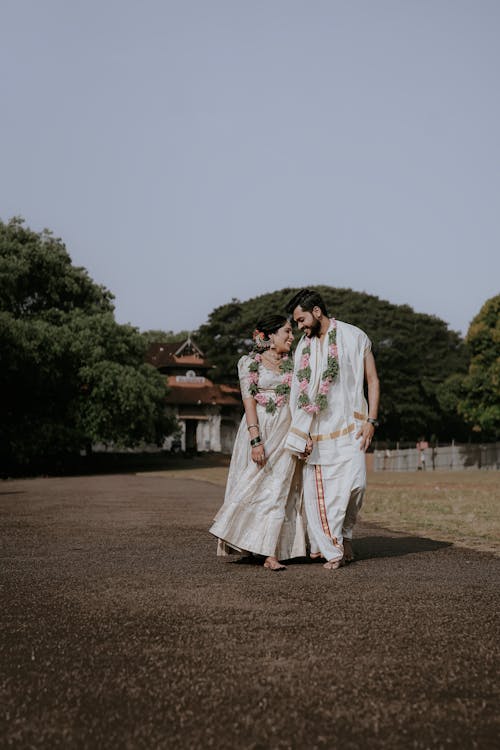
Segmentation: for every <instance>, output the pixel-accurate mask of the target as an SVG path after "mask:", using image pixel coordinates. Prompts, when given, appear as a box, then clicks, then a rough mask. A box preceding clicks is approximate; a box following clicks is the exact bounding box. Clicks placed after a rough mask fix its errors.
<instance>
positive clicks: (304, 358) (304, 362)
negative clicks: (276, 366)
mask: <svg viewBox="0 0 500 750" xmlns="http://www.w3.org/2000/svg"><path fill="white" fill-rule="evenodd" d="M306 367H309V354H303V355H302V357H301V360H300V369H301V370H303V369H305V368H306Z"/></svg>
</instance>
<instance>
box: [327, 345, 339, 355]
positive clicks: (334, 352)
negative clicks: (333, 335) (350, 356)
mask: <svg viewBox="0 0 500 750" xmlns="http://www.w3.org/2000/svg"><path fill="white" fill-rule="evenodd" d="M328 352H329V354H330V356H332V357H338V354H339V350H338V348H337V344H331V346H329V347H328Z"/></svg>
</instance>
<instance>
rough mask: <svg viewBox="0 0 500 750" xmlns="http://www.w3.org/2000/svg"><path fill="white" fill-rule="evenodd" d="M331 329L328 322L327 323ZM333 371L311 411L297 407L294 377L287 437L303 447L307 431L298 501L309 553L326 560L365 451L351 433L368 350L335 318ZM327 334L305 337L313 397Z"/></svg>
mask: <svg viewBox="0 0 500 750" xmlns="http://www.w3.org/2000/svg"><path fill="white" fill-rule="evenodd" d="M330 330H331V326H330ZM305 344H306V341H305V339H302V341H301V342H300V343H299V345H298V347H297V351H296V355H295V356H296V360H295V372H297V370H298V369H300V359H301V356H302V350H303V348H304V346H305ZM337 348H338V364H339V373H338V376H337V378H336V379H335V380H334V381H333V382H332V384H331V386H330V390H329V392H328V397H327V398H328V404H327V406H326V408H325V409H324V410H323V411H321V412H320V413H319V414H317V415H314V416H312V415H308V414H307V413H305V412H304V410H303V409H299V408H298V406H297V399H298V395H299V384H298V381H297V378H296V377H294V382H293V386H292V394H291V405H292V413H293V415H294V421H293V426H292V428H291V433H290V436H289V441H288V445H289V449H290V450H291V451H292V452H299V451H300V450H301V449H302V450H303V447H302V446H303V445H305V440H306V439H307V434H310V435H311V436H312V440H313V450H312V453H311V455H310V456H309V458H308V460H307V464H306V466H305V468H304V506H305V512H306V517H307V532H308V536H309V540H310V544H311V552H321V553H322V555H323V556H324V557H325V558H326V559H327V560H335V559H339V558H341V557H342V555H343V547H342V542H343V538H344V537H346V538H348V539H350V538H352V530H353V527H354V524H355V522H356V517H357V514H358V512H359V509H360V508H361V505H362V502H363V496H364V491H365V486H366V467H365V454H364V452H363V451H362V450H360V439H358V438H356V433H357V432H358V431H359V429H360V427H361V425H362V424H363V422H364V421H365V420H366V417H367V415H368V406H367V403H366V399H365V395H364V391H363V387H364V358H365V356H366V355H367V353H368V352H369V351H370V350H371V343H370V340H369V338H368V336H367V335H366V334H365V333H364V332H363V331H362V330H361V329H359V328H356V327H355V326H352V325H349V324H348V323H342V322H341V321H337ZM327 357H328V335H327V336H325V337H324V340H323V342H322V344H321V343H320V340H319V339H318V338H312V339H311V355H310V365H311V381H310V387H309V397H310V399H311V401H312V402H314V399H315V396H316V393H317V389H318V387H319V383H320V380H321V374H322V373H323V371H324V370H325V369H326V365H327Z"/></svg>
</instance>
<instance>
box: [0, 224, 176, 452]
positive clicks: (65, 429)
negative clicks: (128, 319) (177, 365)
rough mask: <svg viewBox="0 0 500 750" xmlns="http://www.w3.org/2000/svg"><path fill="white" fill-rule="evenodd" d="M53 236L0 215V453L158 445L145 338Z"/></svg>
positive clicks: (154, 386) (160, 430) (160, 426)
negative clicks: (122, 319)
mask: <svg viewBox="0 0 500 750" xmlns="http://www.w3.org/2000/svg"><path fill="white" fill-rule="evenodd" d="M113 309H114V308H113V296H112V294H111V293H110V292H109V291H108V290H107V289H105V288H104V287H102V286H100V285H98V284H96V283H95V282H93V281H92V279H91V278H90V277H89V275H88V273H87V271H86V270H85V269H83V268H77V267H75V266H73V264H72V262H71V258H70V256H69V254H68V252H67V250H66V248H65V246H64V244H63V243H62V242H61V240H59V239H56V238H55V237H53V235H52V234H51V233H50V232H49V231H47V230H44V231H43V232H40V233H37V232H34V231H32V230H30V229H29V228H27V227H26V226H25V225H24V223H23V222H22V220H20V219H13V220H11V221H10V222H8V223H3V222H1V221H0V352H1V353H0V357H1V362H0V394H1V395H0V398H1V402H2V409H1V411H2V415H1V425H0V450H1V452H2V454H3V456H4V457H5V459H6V462H7V465H10V466H20V465H21V466H22V465H25V466H29V465H30V464H31V463H33V462H35V461H36V463H37V465H38V466H43V462H44V461H47V462H48V461H50V460H51V458H53V457H55V456H57V457H60V456H61V455H64V454H71V453H75V452H78V451H79V450H81V449H82V448H84V447H88V446H89V445H91V444H92V443H95V442H105V443H109V442H113V443H115V444H118V445H122V446H134V445H137V444H138V443H140V442H141V441H148V442H156V443H159V442H160V441H161V440H162V439H163V437H164V435H165V434H167V432H168V431H169V430H170V428H171V425H170V423H169V421H168V420H167V419H166V417H165V415H164V413H165V407H164V398H165V385H164V382H163V378H162V377H161V376H160V375H159V374H158V373H157V372H156V370H155V369H154V368H153V367H151V366H149V365H147V364H145V363H144V356H145V350H146V346H147V344H146V341H145V339H144V338H143V336H142V335H141V334H140V333H139V331H138V330H137V329H136V328H133V327H132V326H129V325H119V324H118V323H116V321H115V319H114V312H113Z"/></svg>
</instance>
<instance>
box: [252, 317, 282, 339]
mask: <svg viewBox="0 0 500 750" xmlns="http://www.w3.org/2000/svg"><path fill="white" fill-rule="evenodd" d="M287 322H288V318H286V317H285V316H284V315H266V316H265V318H261V319H260V320H259V322H258V323H257V325H256V326H255V329H256V330H257V331H258V332H259V333H263V334H264V336H265V337H266V339H268V338H269V336H270V335H271V333H276V331H279V329H280V328H283V326H284V325H285V324H286V323H287Z"/></svg>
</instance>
